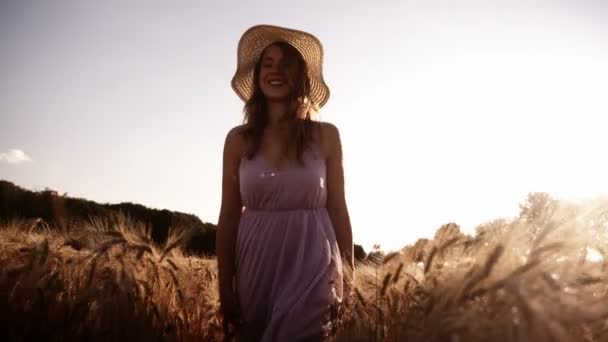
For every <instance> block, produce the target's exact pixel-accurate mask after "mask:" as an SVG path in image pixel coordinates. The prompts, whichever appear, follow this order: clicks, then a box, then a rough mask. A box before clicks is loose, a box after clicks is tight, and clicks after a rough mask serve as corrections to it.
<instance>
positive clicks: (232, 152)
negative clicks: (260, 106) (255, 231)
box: [215, 128, 243, 310]
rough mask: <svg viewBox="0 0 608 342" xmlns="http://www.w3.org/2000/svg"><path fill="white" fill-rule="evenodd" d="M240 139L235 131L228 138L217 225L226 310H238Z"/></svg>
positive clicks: (240, 207) (219, 275)
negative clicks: (236, 268) (237, 252)
mask: <svg viewBox="0 0 608 342" xmlns="http://www.w3.org/2000/svg"><path fill="white" fill-rule="evenodd" d="M242 145H243V144H242V141H241V137H240V136H239V135H238V134H237V133H236V128H235V129H232V130H231V131H230V132H229V133H228V135H227V136H226V141H225V142H224V152H223V166H222V204H221V209H220V215H219V219H218V224H217V234H216V240H215V249H216V254H217V266H218V281H219V291H220V301H221V304H222V306H226V305H227V306H232V307H224V309H227V310H235V309H236V308H234V307H233V306H235V305H236V303H234V299H235V297H234V275H235V250H236V237H237V230H238V226H239V221H240V218H241V211H242V202H241V195H240V190H239V172H238V171H239V163H240V158H241V151H242Z"/></svg>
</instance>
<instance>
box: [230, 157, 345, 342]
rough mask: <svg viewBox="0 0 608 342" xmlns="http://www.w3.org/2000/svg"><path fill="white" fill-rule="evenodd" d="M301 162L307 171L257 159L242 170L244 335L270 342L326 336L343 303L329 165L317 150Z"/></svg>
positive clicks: (239, 283)
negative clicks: (329, 201) (330, 212)
mask: <svg viewBox="0 0 608 342" xmlns="http://www.w3.org/2000/svg"><path fill="white" fill-rule="evenodd" d="M303 158H304V161H305V165H300V164H297V163H293V164H290V165H288V166H286V167H281V168H275V167H273V166H272V165H271V163H270V162H269V161H268V160H267V159H266V158H265V157H264V156H263V154H262V153H261V152H258V153H256V155H255V156H254V157H253V158H252V159H251V160H248V159H247V158H243V159H241V163H240V166H239V177H240V192H241V198H242V201H243V205H244V206H245V209H244V211H243V213H242V215H241V219H240V222H239V228H238V234H237V245H236V293H237V298H238V301H239V303H240V308H241V312H242V315H243V319H244V321H245V324H244V326H243V329H244V330H248V333H247V334H248V336H249V338H252V337H251V336H255V338H254V339H256V340H257V339H259V340H260V341H264V342H267V341H298V340H301V339H307V338H310V337H313V336H320V335H321V334H325V335H326V334H327V332H328V331H329V330H330V329H331V325H332V317H331V315H330V311H331V310H332V309H335V307H336V306H337V305H339V303H340V302H341V301H342V261H341V259H340V253H339V250H338V244H337V242H336V237H335V233H334V229H333V225H332V222H331V221H330V218H329V215H328V212H327V210H326V208H325V203H326V198H327V191H326V184H325V178H326V165H325V160H324V159H323V158H322V157H320V153H319V152H318V150H317V149H315V148H312V149H308V150H307V151H305V153H304V155H303ZM330 308H332V309H330Z"/></svg>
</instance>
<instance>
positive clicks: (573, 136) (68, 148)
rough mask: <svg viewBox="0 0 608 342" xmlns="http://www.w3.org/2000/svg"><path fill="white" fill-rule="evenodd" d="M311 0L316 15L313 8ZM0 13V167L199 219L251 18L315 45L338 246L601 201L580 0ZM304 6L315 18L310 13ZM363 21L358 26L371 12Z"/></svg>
mask: <svg viewBox="0 0 608 342" xmlns="http://www.w3.org/2000/svg"><path fill="white" fill-rule="evenodd" d="M315 5H318V6H315ZM298 6H300V5H295V4H286V3H284V2H279V1H263V2H260V3H257V4H250V3H238V2H230V1H228V2H223V3H221V4H209V3H201V2H194V1H186V0H184V1H176V2H173V3H171V5H168V4H166V3H164V2H161V1H146V2H144V1H133V2H129V4H124V3H122V2H119V1H108V2H103V3H88V2H87V3H84V2H79V1H71V0H61V1H56V2H53V3H45V2H38V3H36V2H29V1H20V2H15V3H13V2H5V3H3V4H2V5H0V8H2V11H0V42H1V43H2V45H3V51H2V55H3V56H2V59H0V72H2V74H3V75H5V77H3V78H2V80H0V92H1V93H2V94H3V95H2V101H0V113H1V115H2V125H1V128H0V178H1V179H6V180H7V181H10V182H12V183H14V184H16V185H17V186H20V187H23V188H26V189H29V190H32V191H35V190H36V189H38V190H41V189H44V188H47V187H48V188H50V189H53V190H55V191H57V192H59V193H65V192H67V193H68V194H70V195H71V196H75V197H79V198H86V199H88V200H92V201H96V202H99V203H120V202H133V203H138V204H142V205H144V206H146V207H150V208H162V209H168V210H172V211H178V212H184V213H192V214H194V215H196V216H197V217H199V218H200V219H201V220H202V221H203V222H209V223H213V224H217V217H218V215H219V206H220V195H221V187H220V183H221V154H222V147H223V142H224V138H225V135H226V133H227V132H228V131H229V130H230V128H232V127H233V126H235V125H237V124H239V123H240V122H241V120H242V109H243V108H242V107H243V104H242V102H241V101H240V99H239V98H238V97H237V96H236V94H234V92H233V91H232V89H231V88H230V79H231V78H232V75H233V74H234V72H235V70H236V47H237V44H238V39H239V37H240V36H241V34H242V33H243V32H244V31H245V30H246V29H247V28H249V27H251V26H253V25H255V24H260V23H266V24H274V25H279V26H285V27H290V28H296V29H301V30H304V31H307V32H310V33H312V34H314V35H316V36H317V37H318V38H319V39H320V40H321V42H322V43H323V47H324V52H325V56H324V57H325V59H324V66H323V71H324V77H325V80H326V81H327V83H328V85H329V88H330V91H331V96H330V98H329V102H328V104H327V105H326V106H325V107H324V108H323V110H322V111H321V112H320V118H321V120H323V121H328V122H331V123H334V124H335V125H336V126H337V127H338V128H339V129H340V134H341V137H342V145H343V150H344V169H345V190H346V196H347V197H346V199H347V204H348V206H349V213H350V217H351V222H352V227H353V237H354V241H355V243H358V244H360V245H362V246H363V247H364V248H365V250H366V251H369V250H371V247H372V246H373V245H377V244H378V245H380V246H381V248H382V249H383V250H391V249H395V248H400V246H405V245H407V244H411V243H413V242H415V241H416V240H417V239H420V238H430V237H432V236H433V235H434V233H435V231H436V230H437V229H438V228H440V227H441V225H443V224H446V223H449V222H454V223H456V224H458V225H460V226H461V230H462V231H463V233H466V234H474V229H475V227H477V226H478V225H479V224H482V223H484V222H487V221H491V220H494V219H499V218H510V217H514V216H516V215H517V214H518V211H519V207H518V205H519V204H520V203H521V202H522V201H524V200H525V198H526V195H527V194H528V193H532V192H546V193H548V194H549V195H551V196H552V197H554V198H557V199H565V200H577V199H583V198H592V197H594V196H598V195H605V194H608V182H606V181H605V180H604V178H605V175H606V174H608V161H606V160H605V158H603V157H602V156H603V155H604V152H603V149H604V146H608V137H607V136H606V129H605V125H603V124H602V123H603V121H604V120H603V118H602V115H605V114H606V113H608V103H607V102H606V101H605V94H604V93H605V91H602V89H605V82H606V81H605V80H606V79H608V20H607V19H608V6H603V5H602V4H601V3H599V2H598V1H591V0H588V1H578V2H577V1H566V0H563V1H559V2H555V1H553V2H551V1H541V0H538V1H530V2H513V1H506V0H504V1H503V0H496V1H476V0H460V1H453V2H450V5H446V4H445V3H444V2H443V1H438V0H430V1H426V2H424V3H418V2H416V1H384V2H381V3H377V4H371V3H366V2H357V1H355V2H352V1H350V2H335V3H331V4H327V3H324V2H322V1H320V2H315V1H313V2H312V3H308V4H307V6H301V7H298ZM319 8H322V9H323V10H322V11H319V10H318V9H319ZM370 18H376V19H370Z"/></svg>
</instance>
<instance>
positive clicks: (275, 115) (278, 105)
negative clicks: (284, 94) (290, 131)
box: [267, 101, 288, 127]
mask: <svg viewBox="0 0 608 342" xmlns="http://www.w3.org/2000/svg"><path fill="white" fill-rule="evenodd" d="M267 106H268V107H267V108H268V119H269V122H268V124H269V126H271V127H273V126H278V125H279V124H280V123H281V121H282V120H283V119H284V118H285V115H286V114H287V108H288V104H287V102H285V101H268V102H267Z"/></svg>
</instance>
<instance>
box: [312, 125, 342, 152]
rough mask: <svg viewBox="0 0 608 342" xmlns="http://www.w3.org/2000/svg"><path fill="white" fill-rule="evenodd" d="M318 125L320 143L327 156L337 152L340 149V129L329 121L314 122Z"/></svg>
mask: <svg viewBox="0 0 608 342" xmlns="http://www.w3.org/2000/svg"><path fill="white" fill-rule="evenodd" d="M316 125H317V127H318V130H317V131H318V134H319V141H320V145H321V147H322V148H323V150H324V153H325V155H326V156H327V157H329V156H332V155H335V154H336V153H339V150H340V149H341V147H340V145H341V143H340V131H339V130H338V127H336V125H334V124H332V123H330V122H321V121H319V122H316Z"/></svg>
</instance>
